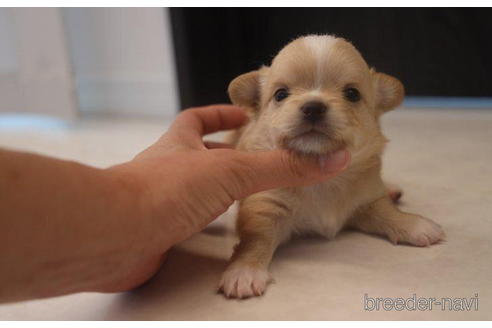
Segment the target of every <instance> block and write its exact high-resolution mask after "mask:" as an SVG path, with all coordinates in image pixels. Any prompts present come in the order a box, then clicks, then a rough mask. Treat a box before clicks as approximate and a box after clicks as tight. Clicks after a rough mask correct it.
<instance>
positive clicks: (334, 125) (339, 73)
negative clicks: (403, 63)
mask: <svg viewBox="0 0 492 328" xmlns="http://www.w3.org/2000/svg"><path fill="white" fill-rule="evenodd" d="M229 95H230V97H231V99H232V102H233V103H234V104H237V105H240V106H242V107H243V108H246V109H247V110H248V111H249V112H250V114H251V119H250V122H249V123H248V125H247V126H245V127H243V128H242V129H240V130H238V131H235V132H234V134H233V135H232V136H231V137H230V138H231V140H230V141H232V142H233V143H235V144H236V145H237V148H239V149H245V150H268V149H274V148H286V149H289V150H292V151H294V152H297V153H299V154H301V155H303V156H316V155H321V154H328V153H333V152H335V151H338V150H342V149H346V150H347V151H348V152H349V153H350V156H351V161H350V164H349V166H348V168H347V169H346V170H345V171H344V172H343V173H342V174H341V175H339V176H337V177H335V178H333V179H330V180H328V181H326V182H323V183H321V184H317V185H314V186H310V187H298V188H284V189H276V190H270V191H265V192H260V193H257V194H254V195H252V196H249V197H247V198H246V199H244V200H242V201H241V202H240V205H239V214H238V221H237V230H238V233H239V237H240V243H239V244H238V245H237V246H236V248H235V250H234V254H233V256H232V258H231V263H230V265H229V266H228V268H227V270H226V271H225V272H224V274H223V276H222V279H221V282H220V284H219V289H220V290H221V291H222V292H223V293H224V294H225V295H226V296H228V297H237V298H243V297H250V296H254V295H257V296H258V295H261V294H263V292H264V291H265V289H266V286H267V284H268V282H269V281H270V280H271V278H270V275H269V273H268V266H269V264H270V262H271V260H272V256H273V253H274V252H275V249H276V248H277V246H278V245H279V244H281V243H283V242H285V241H287V240H288V239H289V238H290V237H291V236H292V235H293V234H303V233H317V234H321V235H322V236H325V237H327V238H333V237H335V235H336V234H337V233H338V232H339V231H340V230H341V229H342V228H344V227H347V226H350V227H353V228H355V229H359V230H361V231H364V232H368V233H375V234H380V235H384V236H386V237H387V238H388V239H389V240H391V241H392V242H393V243H398V242H403V243H409V244H412V245H415V246H427V245H430V244H433V243H436V242H438V241H439V240H442V239H443V238H444V233H443V230H442V229H441V227H440V226H439V225H438V224H436V223H434V222H433V221H431V220H429V219H426V218H424V217H422V216H420V215H416V214H410V213H405V212H402V211H400V210H399V209H398V208H396V207H395V205H394V204H393V203H392V201H391V199H390V197H389V195H388V193H387V190H386V187H385V185H384V183H383V182H382V180H381V173H380V171H381V154H382V152H383V149H384V145H385V143H386V139H385V137H384V136H383V134H382V132H381V128H380V124H379V117H380V116H381V114H383V113H384V112H386V111H388V110H390V109H393V108H395V107H396V106H397V105H399V104H400V103H401V101H402V100H403V95H404V90H403V86H402V84H401V83H400V82H399V81H398V80H397V79H395V78H393V77H391V76H388V75H385V74H382V73H377V72H375V71H374V70H372V69H370V68H369V67H368V66H367V64H366V62H365V61H364V59H363V58H362V57H361V55H360V54H359V52H358V51H357V50H356V49H355V48H354V47H353V46H352V44H350V43H348V42H347V41H345V40H344V39H341V38H336V37H333V36H329V35H310V36H306V37H301V38H298V39H296V40H294V41H293V42H291V43H290V44H288V45H287V46H286V47H285V48H283V49H282V50H281V51H280V53H279V54H278V55H277V56H276V57H275V58H274V60H273V62H272V64H271V66H270V67H263V68H261V69H260V70H258V71H253V72H250V73H246V74H243V75H241V76H239V77H237V78H236V79H234V80H233V81H232V82H231V84H230V86H229Z"/></svg>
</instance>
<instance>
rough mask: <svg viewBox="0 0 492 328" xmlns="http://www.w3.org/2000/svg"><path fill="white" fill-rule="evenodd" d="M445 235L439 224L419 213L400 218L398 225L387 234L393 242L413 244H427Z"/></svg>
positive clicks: (433, 242)
mask: <svg viewBox="0 0 492 328" xmlns="http://www.w3.org/2000/svg"><path fill="white" fill-rule="evenodd" d="M445 237H446V235H445V233H444V231H443V230H442V228H441V226H440V225H439V224H437V223H435V222H434V221H432V220H429V219H427V218H424V217H423V216H420V215H414V214H409V217H408V218H405V219H403V220H400V221H399V222H398V227H397V228H396V229H394V230H393V231H392V232H391V233H390V234H389V239H390V240H391V241H392V242H393V243H394V244H397V243H401V242H403V243H409V244H411V245H415V246H421V247H423V246H429V245H432V244H435V243H437V242H439V241H441V240H444V239H445Z"/></svg>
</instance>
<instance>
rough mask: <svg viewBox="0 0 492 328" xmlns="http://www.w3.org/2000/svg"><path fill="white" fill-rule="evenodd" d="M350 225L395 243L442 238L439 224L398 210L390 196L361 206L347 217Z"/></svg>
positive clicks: (430, 241) (427, 242) (417, 243)
mask: <svg viewBox="0 0 492 328" xmlns="http://www.w3.org/2000/svg"><path fill="white" fill-rule="evenodd" d="M349 226H351V227H353V228H355V229H358V230H361V231H364V232H368V233H374V234H379V235H384V236H386V237H388V239H389V240H390V241H391V242H393V243H394V244H397V243H399V242H403V243H409V244H412V245H415V246H429V245H431V244H434V243H437V242H438V241H440V240H444V238H445V234H444V231H443V230H442V228H441V226H440V225H438V224H437V223H435V222H433V221H431V220H429V219H427V218H424V217H423V216H420V215H417V214H410V213H405V212H402V211H400V210H399V209H398V208H397V207H396V206H395V205H394V204H393V203H392V201H391V199H390V198H389V197H383V198H380V199H378V200H376V201H375V202H373V203H371V204H369V205H368V206H367V207H366V208H364V209H362V210H361V211H360V212H359V213H357V214H356V215H355V216H354V217H353V218H352V219H351V220H350V222H349Z"/></svg>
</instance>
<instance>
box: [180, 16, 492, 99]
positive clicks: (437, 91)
mask: <svg viewBox="0 0 492 328" xmlns="http://www.w3.org/2000/svg"><path fill="white" fill-rule="evenodd" d="M171 22H172V27H173V38H174V44H175V52H176V62H177V71H178V80H179V87H180V99H181V106H182V107H183V108H186V107H190V106H197V105H203V104H209V103H220V102H229V99H228V97H227V94H226V90H227V86H228V84H229V82H230V81H231V80H232V79H233V78H234V77H236V76H237V75H239V74H242V73H245V72H248V71H251V70H254V69H257V68H258V67H260V66H261V65H262V64H269V63H270V61H271V59H272V58H273V56H274V55H275V54H276V53H277V52H278V51H279V50H280V49H281V48H282V47H283V46H284V45H285V44H287V43H288V42H289V41H291V40H292V39H294V38H295V37H297V36H301V35H306V34H310V33H329V34H335V35H337V36H340V37H344V38H346V39H348V40H349V41H351V42H352V43H353V44H354V45H355V46H356V47H357V48H358V49H359V51H360V52H361V53H362V55H363V57H364V58H365V59H366V61H367V62H368V64H369V65H370V66H373V67H375V68H376V69H377V70H379V71H382V72H385V73H388V74H391V75H394V76H395V77H397V78H399V79H400V80H401V81H402V82H403V83H404V84H405V88H406V92H407V95H412V96H454V97H458V96H459V97H491V96H492V82H491V81H490V80H491V79H492V57H491V56H492V46H491V43H492V39H491V37H490V35H491V32H492V10H491V9H488V8H172V9H171Z"/></svg>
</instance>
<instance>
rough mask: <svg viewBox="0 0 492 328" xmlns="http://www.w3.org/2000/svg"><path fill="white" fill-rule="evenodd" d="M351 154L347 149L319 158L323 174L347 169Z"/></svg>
mask: <svg viewBox="0 0 492 328" xmlns="http://www.w3.org/2000/svg"><path fill="white" fill-rule="evenodd" d="M348 157H349V153H348V151H346V150H345V149H342V150H338V151H336V152H334V153H331V154H329V155H323V156H320V158H319V166H320V167H321V170H322V171H323V172H333V171H338V170H340V169H343V168H345V166H347V165H348V162H349V161H348Z"/></svg>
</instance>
